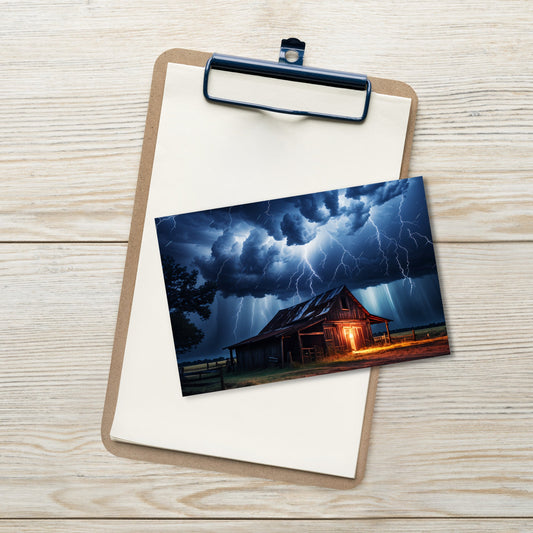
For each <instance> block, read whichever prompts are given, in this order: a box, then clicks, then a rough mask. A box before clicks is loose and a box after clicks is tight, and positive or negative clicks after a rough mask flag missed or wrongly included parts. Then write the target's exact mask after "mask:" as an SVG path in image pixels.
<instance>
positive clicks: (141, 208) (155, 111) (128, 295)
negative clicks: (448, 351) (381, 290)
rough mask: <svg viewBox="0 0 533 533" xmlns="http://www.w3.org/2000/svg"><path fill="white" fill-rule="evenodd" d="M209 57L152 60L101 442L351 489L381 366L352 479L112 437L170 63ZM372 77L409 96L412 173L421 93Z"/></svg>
mask: <svg viewBox="0 0 533 533" xmlns="http://www.w3.org/2000/svg"><path fill="white" fill-rule="evenodd" d="M210 57H211V54H209V53H206V52H197V51H194V50H186V49H179V48H176V49H172V50H168V51H166V52H164V53H163V54H162V55H161V56H159V58H158V59H157V61H156V63H155V66H154V72H153V79H152V87H151V91H150V100H149V106H148V113H147V118H146V126H145V135H144V142H143V147H142V154H141V162H140V168H139V176H138V182H137V190H136V193H135V202H134V208H133V217H132V222H131V228H130V235H129V241H128V250H127V255H126V265H125V270H124V280H123V285H122V292H121V296H120V302H119V312H118V318H117V324H116V331H115V339H114V345H113V352H112V358H111V366H110V370H109V380H108V386H107V393H106V398H105V405H104V411H103V417H102V425H101V436H102V442H103V444H104V446H105V448H106V449H107V450H108V451H109V452H111V453H112V454H113V455H116V456H117V457H124V458H129V459H135V460H138V461H147V462H152V463H161V464H167V465H175V466H180V467H185V468H194V469H202V470H211V471H216V472H222V473H227V474H235V475H240V476H252V477H262V478H268V479H272V480H275V481H280V482H288V483H295V484H303V485H318V486H322V487H327V488H334V489H350V488H353V487H354V486H356V485H357V484H358V483H359V482H360V481H361V480H362V479H363V477H364V472H365V466H366V458H367V452H368V446H369V440H370V428H371V423H372V413H373V409H374V401H375V396H376V389H377V382H378V373H379V370H378V368H377V367H373V368H372V370H371V373H370V381H369V386H368V393H367V402H366V409H365V414H364V419H363V427H362V434H361V441H360V448H359V454H358V458H357V468H356V476H355V478H354V479H348V478H342V477H336V476H331V475H326V474H319V473H313V472H304V471H301V470H293V469H289V468H280V467H274V466H267V465H260V464H252V463H247V462H243V461H237V460H233V459H223V458H218V457H211V456H206V455H199V454H193V453H187V452H179V451H173V450H166V449H162V448H153V447H148V446H142V445H138V444H130V443H126V442H117V441H114V440H112V439H111V437H110V431H111V426H112V422H113V417H114V414H115V409H116V405H117V399H118V392H119V384H120V377H121V372H122V365H123V359H124V353H125V345H126V338H127V332H128V324H129V320H130V313H131V307H132V301H133V292H134V288H135V280H136V275H137V265H138V261H139V253H140V248H141V239H142V232H143V223H144V219H145V213H146V206H147V201H148V192H149V189H150V180H151V174H152V166H153V162H154V154H155V146H156V140H157V132H158V126H159V119H160V113H161V105H162V100H163V91H164V85H165V77H166V70H167V65H168V64H169V63H180V64H184V65H191V66H198V67H204V66H205V65H206V63H207V61H208V60H209V58H210ZM369 80H370V81H371V83H372V90H373V91H374V92H377V93H381V94H388V95H393V96H401V97H404V98H409V99H411V108H410V113H409V121H408V126H407V132H406V138H405V145H404V151H403V158H402V164H401V171H400V178H406V177H407V176H408V169H409V158H410V154H411V148H412V143H413V134H414V127H415V117H416V112H417V104H418V98H417V96H416V93H415V92H414V90H413V89H412V88H411V87H410V86H409V85H407V84H405V83H403V82H399V81H395V80H388V79H381V78H373V77H369ZM354 127H357V125H354Z"/></svg>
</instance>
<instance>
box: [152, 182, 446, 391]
mask: <svg viewBox="0 0 533 533" xmlns="http://www.w3.org/2000/svg"><path fill="white" fill-rule="evenodd" d="M155 223H156V231H157V237H158V242H159V249H160V253H161V264H162V269H163V276H164V280H165V288H166V294H167V300H168V307H169V318H170V325H171V328H172V334H173V338H174V347H175V351H176V361H177V368H176V371H177V372H179V376H180V383H181V392H182V394H183V395H184V396H190V395H194V394H199V393H205V392H213V391H217V390H226V389H234V388H239V387H246V386H250V385H259V384H264V383H271V382H275V381H284V380H290V379H295V378H304V377H311V376H317V375H321V374H329V373H333V372H340V371H347V370H354V369H358V368H364V367H368V366H374V365H382V364H387V363H397V362H400V361H408V360H413V359H419V358H423V357H431V356H437V355H445V354H448V353H449V345H448V335H447V331H446V325H445V320H444V311H443V306H442V300H441V293H440V288H439V280H438V275H437V266H436V261H435V254H434V249H433V241H432V237H431V229H430V223H429V216H428V211H427V205H426V198H425V192H424V184H423V179H422V178H421V177H417V178H410V179H405V180H394V181H387V182H382V183H376V184H371V185H362V186H354V187H350V188H345V189H338V190H331V191H325V192H317V193H314V194H305V195H301V196H294V197H289V198H279V199H274V200H264V201H261V202H256V203H250V204H243V205H236V206H230V207H223V208H217V209H210V210H206V211H201V212H195V213H185V214H179V215H174V216H165V217H160V218H157V219H156V220H155Z"/></svg>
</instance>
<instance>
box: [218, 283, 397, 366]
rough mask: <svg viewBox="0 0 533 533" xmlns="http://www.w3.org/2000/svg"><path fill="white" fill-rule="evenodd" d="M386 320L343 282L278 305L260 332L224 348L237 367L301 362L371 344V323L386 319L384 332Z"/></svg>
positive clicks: (347, 351)
mask: <svg viewBox="0 0 533 533" xmlns="http://www.w3.org/2000/svg"><path fill="white" fill-rule="evenodd" d="M389 321H390V320H389V319H387V318H382V317H379V316H376V315H372V314H370V313H369V312H368V311H367V310H366V309H365V308H364V307H363V306H362V305H361V304H360V303H359V301H358V300H357V299H356V298H355V296H354V295H353V294H352V293H351V292H350V291H349V290H348V289H347V288H346V287H345V286H342V287H338V288H336V289H331V290H329V291H326V292H324V293H322V294H319V295H317V296H315V297H314V298H312V299H310V300H307V301H305V302H301V303H299V304H296V305H293V306H292V307H287V308H286V309H280V310H279V311H278V312H277V313H276V315H275V316H274V318H272V320H271V321H270V322H269V323H268V324H267V325H266V326H265V327H264V328H263V329H262V330H261V331H260V332H259V334H258V335H256V336H255V337H251V338H249V339H245V340H243V341H241V342H238V343H236V344H232V345H231V346H226V348H225V349H228V350H229V351H230V359H231V361H232V362H233V361H234V354H233V351H235V355H236V356H237V368H238V369H240V370H254V369H259V368H266V367H267V366H269V364H270V363H272V362H278V363H279V364H280V365H281V366H282V367H283V366H285V365H286V364H287V363H289V362H291V361H298V362H301V363H305V362H309V361H315V360H319V359H321V358H323V357H325V356H328V355H331V354H333V353H349V352H356V351H357V350H359V349H361V348H365V347H367V346H371V345H372V344H373V343H374V337H373V335H372V329H371V325H372V324H380V323H385V325H386V327H387V334H388V333H389Z"/></svg>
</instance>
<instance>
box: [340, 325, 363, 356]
mask: <svg viewBox="0 0 533 533" xmlns="http://www.w3.org/2000/svg"><path fill="white" fill-rule="evenodd" d="M343 331H344V336H345V338H346V346H347V347H348V348H350V349H351V350H352V352H355V351H356V350H359V348H362V347H363V346H364V345H365V342H364V336H363V329H362V328H360V327H355V326H351V327H344V328H343Z"/></svg>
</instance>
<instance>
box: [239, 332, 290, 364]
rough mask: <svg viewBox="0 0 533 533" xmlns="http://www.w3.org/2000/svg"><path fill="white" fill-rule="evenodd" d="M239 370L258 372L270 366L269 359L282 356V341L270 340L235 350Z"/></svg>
mask: <svg viewBox="0 0 533 533" xmlns="http://www.w3.org/2000/svg"><path fill="white" fill-rule="evenodd" d="M235 351H236V353H237V368H238V369H239V370H258V369H261V368H266V367H267V366H268V358H269V357H280V356H281V341H280V339H268V340H266V341H262V342H254V343H251V344H246V345H244V346H239V347H237V348H235Z"/></svg>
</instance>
